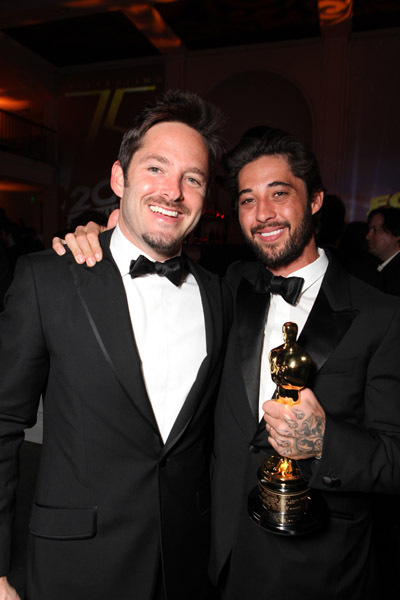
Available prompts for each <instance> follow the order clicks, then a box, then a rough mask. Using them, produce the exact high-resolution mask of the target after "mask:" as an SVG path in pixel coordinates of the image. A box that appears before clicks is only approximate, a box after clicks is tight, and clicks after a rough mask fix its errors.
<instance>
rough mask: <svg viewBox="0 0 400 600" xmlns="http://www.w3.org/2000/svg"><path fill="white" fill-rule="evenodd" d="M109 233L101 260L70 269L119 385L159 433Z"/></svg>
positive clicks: (103, 245)
mask: <svg viewBox="0 0 400 600" xmlns="http://www.w3.org/2000/svg"><path fill="white" fill-rule="evenodd" d="M110 237H111V232H105V234H103V235H102V236H101V237H100V239H101V245H102V249H103V256H104V257H103V260H102V261H101V262H99V263H97V265H96V266H95V267H92V268H89V267H87V266H79V265H77V264H76V263H75V262H74V260H73V259H72V258H71V262H70V268H71V271H72V275H73V278H74V282H75V285H76V289H77V292H78V294H79V296H80V298H81V301H82V304H83V307H84V310H85V312H86V314H87V317H88V320H89V323H90V326H91V328H92V330H93V333H94V335H95V337H96V340H97V342H98V344H99V346H100V348H101V351H102V353H103V355H104V357H105V359H106V361H107V363H108V364H109V365H110V367H111V368H112V370H113V372H114V374H115V376H116V377H117V379H118V381H119V383H120V385H121V387H122V388H123V390H124V391H125V393H126V394H127V396H128V397H129V399H130V400H131V402H132V404H133V405H134V407H135V408H136V409H137V410H138V412H139V413H140V414H141V416H142V417H143V418H144V419H145V420H146V421H147V422H148V423H149V424H150V425H151V427H152V428H153V429H155V430H156V431H157V432H158V428H157V424H156V421H155V418H154V414H153V410H152V407H151V403H150V401H149V398H148V395H147V391H146V387H145V384H144V380H143V375H142V370H141V362H140V357H139V353H138V350H137V346H136V342H135V338H134V334H133V330H132V324H131V319H130V315H129V309H128V304H127V300H126V294H125V288H124V285H123V282H122V279H121V275H120V273H119V271H118V268H117V266H116V265H115V263H114V260H113V259H112V256H111V252H110V249H109V242H110Z"/></svg>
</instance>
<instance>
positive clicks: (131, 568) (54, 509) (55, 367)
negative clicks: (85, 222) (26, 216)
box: [0, 233, 231, 600]
mask: <svg viewBox="0 0 400 600" xmlns="http://www.w3.org/2000/svg"><path fill="white" fill-rule="evenodd" d="M109 238H110V233H106V234H103V236H101V243H102V247H103V252H104V259H103V261H102V262H100V263H99V264H97V265H96V266H95V267H94V268H88V267H86V266H80V265H77V264H76V263H75V261H74V260H73V258H72V256H71V255H70V254H68V255H66V256H64V257H62V258H60V257H57V256H56V255H55V254H54V253H53V252H52V251H47V252H41V253H38V254H33V255H30V256H28V257H24V258H23V259H22V260H21V261H20V263H19V266H18V269H17V273H16V276H15V279H14V283H13V284H12V286H11V288H10V291H9V294H8V297H7V301H6V309H5V311H4V312H3V313H2V314H1V317H0V340H1V344H0V365H1V375H0V457H1V458H0V489H1V493H0V569H1V571H0V574H5V573H6V572H7V570H8V568H9V550H10V531H11V521H12V518H11V517H12V512H13V497H14V488H15V483H16V479H17V472H18V465H17V454H18V447H19V445H20V443H21V441H22V439H23V430H24V429H25V428H26V427H29V426H31V425H33V423H34V421H35V417H36V410H37V406H38V402H39V397H40V395H41V394H42V393H43V396H44V436H43V448H42V453H41V463H40V468H39V474H38V481H37V487H36V492H35V497H34V505H33V509H32V515H31V521H30V536H29V551H28V575H27V599H29V600H56V599H57V600H72V599H73V600H88V599H96V600H106V599H107V600H109V599H110V598H112V599H118V600H133V599H135V600H148V599H149V598H150V597H151V594H152V587H153V585H154V582H155V574H156V572H157V569H158V566H159V563H160V561H161V563H162V566H163V572H164V575H165V585H166V591H167V595H168V598H172V599H174V600H180V599H182V600H187V599H188V598H191V599H192V598H196V599H200V598H204V596H205V593H206V587H207V585H208V579H207V575H206V573H207V565H208V558H209V508H210V506H209V453H210V448H211V443H212V414H213V409H214V404H215V392H216V387H217V384H218V382H219V378H220V371H221V366H222V360H223V352H224V349H225V348H224V347H225V339H226V333H227V327H228V325H229V316H228V315H229V302H230V298H231V295H230V292H228V294H226V292H224V288H223V287H222V285H221V282H220V279H219V278H218V277H217V276H215V275H212V274H210V273H208V272H207V271H205V270H204V269H202V268H200V267H198V266H196V265H194V264H190V271H191V272H192V273H193V275H194V276H195V278H196V279H197V281H198V283H199V287H200V291H201V298H202V302H203V308H204V316H205V324H206V342H207V356H206V358H205V359H204V362H203V363H202V365H201V367H200V369H199V372H198V375H197V378H196V381H195V382H194V383H193V387H192V389H191V391H190V393H189V395H188V397H187V399H186V401H185V403H184V405H183V407H182V410H181V412H180V414H179V415H178V417H177V420H176V422H175V424H174V426H173V429H172V431H171V433H170V435H169V437H168V439H167V441H166V443H165V445H164V444H163V443H162V440H161V437H160V434H159V431H158V428H157V424H156V421H155V417H154V414H153V412H152V407H151V404H150V401H149V398H148V396H147V393H146V389H145V384H144V380H143V377H142V372H141V363H140V357H139V354H138V350H137V347H136V344H135V339H134V333H133V331H132V326H131V321H130V317H129V312H128V306H127V302H126V296H125V290H124V287H123V283H122V279H121V277H120V274H119V272H118V269H117V267H116V265H115V263H114V261H113V260H112V257H111V254H110V251H109ZM224 314H225V315H226V319H225V317H224V316H223V315H224ZM193 343H196V340H193ZM182 368H183V369H184V368H185V365H182Z"/></svg>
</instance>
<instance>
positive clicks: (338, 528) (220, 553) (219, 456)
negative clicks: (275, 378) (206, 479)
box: [211, 258, 400, 600]
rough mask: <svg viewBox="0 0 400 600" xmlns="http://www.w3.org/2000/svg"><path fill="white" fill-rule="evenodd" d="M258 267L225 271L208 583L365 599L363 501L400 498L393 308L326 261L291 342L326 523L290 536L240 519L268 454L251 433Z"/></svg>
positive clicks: (399, 315) (397, 330) (260, 318)
mask: <svg viewBox="0 0 400 600" xmlns="http://www.w3.org/2000/svg"><path fill="white" fill-rule="evenodd" d="M262 268H263V267H262V266H261V265H260V264H258V263H256V262H253V263H236V264H234V265H233V266H232V267H231V269H230V270H229V271H228V273H227V277H228V279H229V280H230V282H231V284H232V286H233V288H234V291H235V296H236V298H235V316H234V322H233V327H232V331H231V333H230V337H229V341H228V348H227V355H226V361H225V366H224V372H223V376H222V383H221V389H220V393H219V397H218V401H217V407H216V413H215V434H216V437H215V456H214V467H213V468H214V472H213V503H212V506H213V518H212V529H213V542H212V557H211V574H212V578H213V579H214V581H217V579H218V578H220V581H222V582H224V580H226V590H227V594H226V599H227V600H234V599H235V600H236V599H237V600H252V599H253V598H257V600H258V599H259V598H265V599H268V600H293V598H301V599H302V600H305V599H307V600H317V599H318V600H321V598H323V599H324V600H330V599H332V600H333V599H335V600H349V599H350V598H351V599H352V600H358V599H360V600H361V599H363V600H365V598H369V597H370V596H369V594H370V593H371V591H372V588H371V587H370V583H371V579H372V575H373V573H372V564H373V561H372V547H371V514H370V513H371V508H370V504H371V502H370V500H371V494H372V493H379V492H385V493H394V492H396V491H397V492H398V491H399V489H400V353H399V342H400V302H399V299H397V298H394V297H391V296H388V295H385V294H382V293H381V292H379V291H378V290H376V289H375V288H372V287H370V286H368V285H367V284H365V283H363V282H361V281H359V280H357V279H355V278H353V277H352V276H349V275H348V274H347V273H346V272H345V271H344V270H343V269H342V267H340V265H339V264H338V263H337V262H336V261H335V260H334V259H333V258H330V262H329V266H328V269H327V272H326V274H325V277H324V279H323V283H322V286H321V289H320V292H319V294H318V296H317V299H316V301H315V304H314V307H313V309H312V310H311V312H310V314H309V317H308V320H307V322H306V324H305V326H304V329H303V331H302V333H301V335H300V337H299V344H300V345H301V346H303V348H305V349H306V351H307V352H308V353H309V354H310V356H311V358H312V362H313V371H312V373H311V376H310V379H309V387H311V389H312V390H313V391H314V393H315V395H316V396H317V398H318V400H319V401H320V403H321V404H322V406H323V407H324V410H325V411H326V417H327V421H326V432H325V436H324V445H323V453H322V459H321V460H316V459H309V460H303V461H298V464H299V465H300V467H301V471H302V474H303V477H304V478H305V479H306V480H307V481H308V482H309V485H310V487H311V488H312V489H313V490H318V492H319V494H320V495H321V496H322V497H323V499H324V501H325V503H326V505H327V509H328V513H329V514H328V522H327V524H326V525H325V526H324V527H323V528H322V529H321V530H319V531H317V532H315V533H313V534H310V535H305V536H298V537H290V538H288V537H286V536H282V535H276V534H273V533H270V532H268V531H265V530H264V529H262V528H260V527H259V526H258V525H256V524H255V523H254V522H253V521H251V520H250V518H249V516H248V514H247V499H248V495H249V493H250V492H251V490H252V489H253V488H254V487H255V486H256V485H257V482H258V481H257V471H258V468H259V466H260V464H261V461H262V458H263V450H268V448H269V449H271V447H270V446H269V444H268V441H267V436H266V434H265V428H263V434H262V436H261V437H260V436H258V435H256V432H257V429H258V396H259V380H260V357H261V350H262V342H263V333H264V325H265V319H266V313H267V308H268V303H269V295H268V294H266V293H265V289H264V287H263V284H262V277H261V276H260V273H261V269H262ZM383 518H384V517H383ZM389 521H390V518H389ZM382 524H383V523H382ZM386 525H388V522H387V521H385V526H386ZM224 567H225V569H224ZM226 572H228V577H227V579H226ZM221 573H222V574H221ZM224 599H225V596H224Z"/></svg>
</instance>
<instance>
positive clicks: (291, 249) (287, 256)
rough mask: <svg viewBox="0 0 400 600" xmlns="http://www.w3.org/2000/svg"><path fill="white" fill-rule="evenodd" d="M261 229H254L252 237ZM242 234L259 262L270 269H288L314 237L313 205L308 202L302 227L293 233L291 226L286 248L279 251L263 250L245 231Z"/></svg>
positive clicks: (271, 248) (272, 249)
mask: <svg viewBox="0 0 400 600" xmlns="http://www.w3.org/2000/svg"><path fill="white" fill-rule="evenodd" d="M286 224H287V223H285V225H286ZM259 229H262V227H255V228H254V229H252V231H251V233H252V235H254V234H255V233H256V232H257V231H258V230H259ZM242 233H243V235H244V239H245V242H246V243H247V244H248V245H249V246H250V248H251V249H252V250H253V252H254V254H255V255H256V258H258V260H260V261H261V262H262V263H263V265H265V266H266V267H267V268H268V269H279V268H281V267H286V266H287V265H289V264H290V263H292V262H293V261H295V260H296V259H297V258H299V256H301V254H302V252H303V250H304V248H305V247H306V246H307V244H308V242H309V241H310V239H311V238H312V237H313V235H314V222H313V215H312V212H311V205H310V203H309V202H307V204H306V207H305V212H304V217H303V220H302V221H301V223H300V225H299V226H298V227H297V228H296V229H294V230H293V232H292V230H291V227H290V224H289V237H288V239H287V241H286V243H285V245H284V247H283V248H281V249H279V250H275V249H274V248H273V247H270V248H263V247H261V246H260V245H259V244H257V243H256V242H255V241H254V239H253V238H252V237H249V236H248V235H247V234H246V233H245V232H244V231H243V229H242Z"/></svg>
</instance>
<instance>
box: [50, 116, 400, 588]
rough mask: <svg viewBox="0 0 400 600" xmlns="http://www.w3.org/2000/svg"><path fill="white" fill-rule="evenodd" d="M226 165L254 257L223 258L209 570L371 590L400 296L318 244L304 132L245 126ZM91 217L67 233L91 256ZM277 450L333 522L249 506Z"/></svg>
mask: <svg viewBox="0 0 400 600" xmlns="http://www.w3.org/2000/svg"><path fill="white" fill-rule="evenodd" d="M226 166H227V173H228V183H229V185H230V188H231V191H232V194H233V196H234V197H235V198H236V199H237V201H238V212H239V220H240V224H241V228H242V231H243V234H244V237H245V239H246V241H247V242H248V243H249V244H250V245H251V247H252V248H253V250H254V252H255V254H256V256H257V258H258V260H257V261H255V262H247V263H244V262H239V263H235V264H233V265H232V266H231V267H230V268H229V269H228V272H227V280H228V281H229V283H230V285H231V287H232V289H233V292H234V295H235V315H234V322H233V326H232V329H231V333H230V336H229V341H228V348H227V354H226V359H225V365H224V371H223V375H222V381H221V388H220V392H219V398H218V402H217V407H216V412H215V443H214V456H213V461H212V472H213V478H212V479H213V504H212V513H213V543H212V552H211V576H212V579H213V581H214V582H215V583H217V582H218V584H219V586H220V587H221V589H222V591H223V598H224V599H225V600H250V599H253V598H257V599H258V598H268V599H269V600H293V598H301V599H305V598H307V600H317V599H318V600H320V599H321V598H324V600H330V599H332V600H333V599H335V600H338V599H341V600H348V599H349V598H351V599H352V600H361V599H365V598H372V597H375V596H376V590H375V589H374V587H373V585H374V583H375V575H376V573H375V572H374V566H375V562H374V555H373V546H372V536H371V534H372V531H371V529H372V521H371V499H372V496H373V495H374V494H377V493H395V492H396V491H398V489H399V486H400V402H399V390H400V358H399V353H398V352H397V346H398V339H399V335H400V303H399V301H398V299H396V298H392V297H389V296H387V295H384V294H382V293H381V292H379V291H377V290H375V289H374V288H372V287H370V286H368V285H367V284H364V283H363V282H361V281H360V280H358V279H356V278H354V277H352V276H349V275H348V273H347V272H346V271H344V270H343V268H342V267H341V266H340V265H339V264H338V262H337V261H336V260H335V259H334V257H333V256H331V255H330V254H329V253H328V252H327V253H325V252H324V251H323V250H321V249H319V248H318V247H317V245H316V241H315V236H314V227H313V216H314V215H316V214H317V212H318V210H319V208H320V207H321V205H322V202H323V195H324V192H323V185H322V182H321V178H320V174H319V169H318V164H317V161H316V159H315V157H314V155H313V154H312V153H311V152H310V151H309V150H308V149H307V148H306V147H305V146H304V145H303V144H302V143H300V142H299V141H297V140H296V139H295V138H293V137H292V136H291V135H288V134H286V133H285V132H282V131H280V130H273V129H268V128H266V129H264V131H262V132H261V135H257V136H249V137H245V138H243V139H242V141H241V142H240V143H239V145H238V146H237V147H236V148H235V149H234V150H233V151H231V152H230V154H229V155H228V158H227V161H226ZM88 230H89V231H90V232H91V239H90V242H89V241H88V239H85V236H84V233H85V231H86V232H87V231H88ZM95 230H96V228H95V227H94V228H93V227H92V226H90V227H89V229H86V230H81V234H80V236H79V237H78V241H77V240H76V239H75V238H74V239H72V238H70V242H72V245H74V251H75V253H76V254H77V255H80V260H85V257H91V259H92V260H95V257H94V252H95V251H96V248H97V245H96V241H95V234H94V232H95ZM56 246H57V244H56ZM79 247H80V248H81V250H79ZM59 249H60V248H59ZM293 277H294V278H295V280H294V281H293V280H292V278H293ZM277 278H278V279H277ZM279 278H283V280H284V282H286V284H285V285H284V286H283V290H282V289H279V288H280V283H281V282H282V280H280V279H279ZM298 284H299V285H298ZM288 285H289V287H292V288H293V291H294V292H296V293H295V294H293V295H292V297H289V296H288V295H287V294H286V292H287V291H288V290H287V289H286V290H285V286H286V287H287V286H288ZM281 293H283V294H284V295H285V297H284V296H281ZM285 322H295V323H297V325H298V328H299V332H300V335H299V344H300V345H301V346H302V347H303V348H304V349H305V350H306V351H307V352H308V354H309V355H310V357H311V360H312V371H311V375H310V377H309V381H308V382H307V385H308V386H309V387H307V388H305V389H303V390H302V391H301V392H300V404H299V405H294V406H292V407H288V406H284V405H282V404H279V403H277V402H273V401H272V402H271V401H269V399H270V398H271V397H272V395H273V393H274V389H275V384H274V383H273V381H272V379H271V377H270V366H269V358H268V357H269V352H270V350H271V349H273V348H275V347H277V346H279V345H280V344H282V325H283V323H285ZM271 450H273V451H275V452H278V453H279V454H281V455H283V456H285V457H288V458H291V459H295V460H296V461H297V463H298V465H299V467H300V470H301V473H302V476H303V477H304V479H305V480H306V481H307V483H308V485H309V486H310V488H311V489H312V490H314V493H317V494H319V497H320V498H321V499H322V500H323V503H324V505H325V506H326V513H327V516H326V522H325V523H324V524H323V525H322V526H321V527H320V528H319V529H317V530H316V531H314V532H312V533H309V534H308V535H302V536H293V537H292V536H284V535H277V534H274V533H272V532H270V531H266V530H265V529H263V528H261V527H260V526H258V525H257V524H256V523H254V522H253V521H252V520H251V518H250V517H249V514H248V497H249V494H250V492H251V491H252V490H253V488H254V487H255V486H256V485H257V471H258V469H259V467H260V464H261V461H262V458H263V456H265V454H266V453H268V452H270V451H271ZM389 522H390V518H389ZM389 525H390V523H389ZM385 526H386V524H385Z"/></svg>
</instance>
